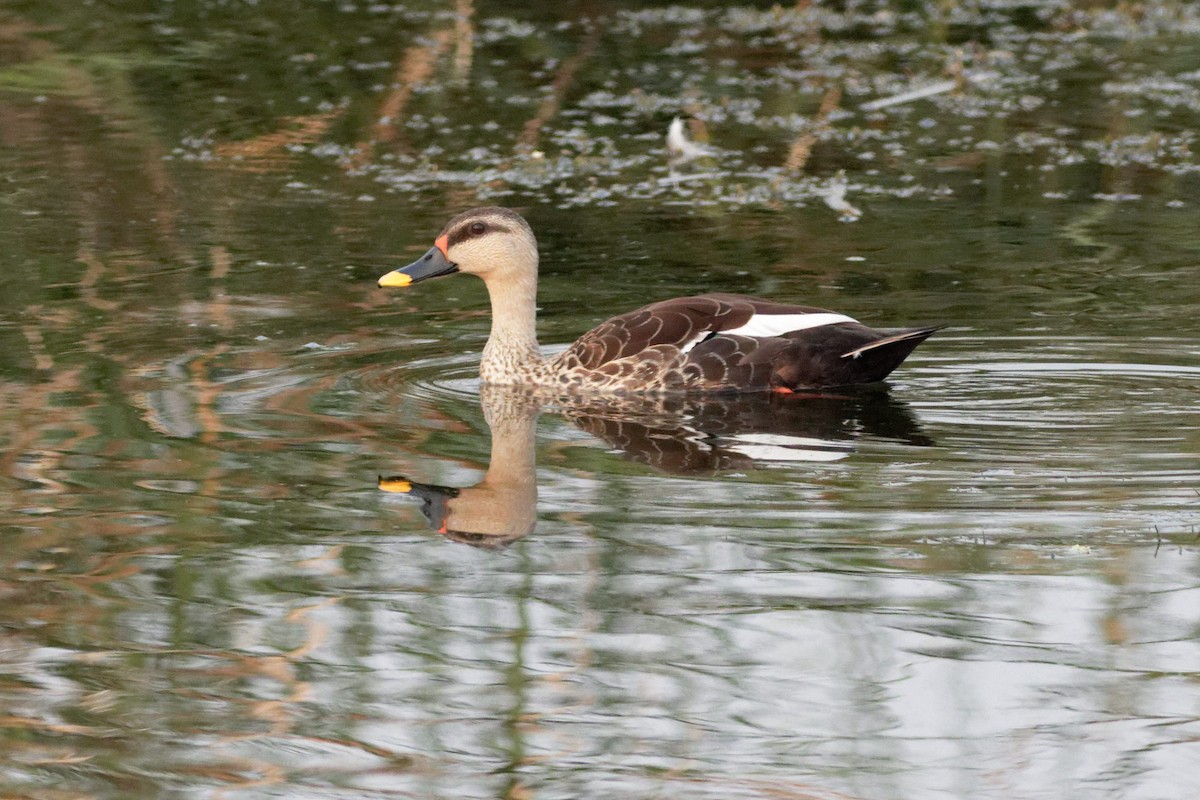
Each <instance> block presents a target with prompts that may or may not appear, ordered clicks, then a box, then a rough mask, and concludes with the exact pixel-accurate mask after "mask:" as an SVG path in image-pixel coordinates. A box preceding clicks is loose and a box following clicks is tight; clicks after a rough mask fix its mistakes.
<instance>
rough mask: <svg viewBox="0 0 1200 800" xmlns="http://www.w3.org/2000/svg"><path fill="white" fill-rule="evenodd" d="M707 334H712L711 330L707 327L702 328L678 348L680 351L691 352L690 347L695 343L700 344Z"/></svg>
mask: <svg viewBox="0 0 1200 800" xmlns="http://www.w3.org/2000/svg"><path fill="white" fill-rule="evenodd" d="M709 336H712V330H709V329H706V330H702V331H700V332H699V333H697V334H696V335H695V336H693V337H692V340H691V341H690V342H688V343H687V344H685V345H683V346H682V347H680V348H679V349H680V351H681V352H684V353H688V352H691V349H692V348H693V347H695V346H696V345H698V344H700V343H701V342H703V341H704V340H705V339H707V338H708V337H709Z"/></svg>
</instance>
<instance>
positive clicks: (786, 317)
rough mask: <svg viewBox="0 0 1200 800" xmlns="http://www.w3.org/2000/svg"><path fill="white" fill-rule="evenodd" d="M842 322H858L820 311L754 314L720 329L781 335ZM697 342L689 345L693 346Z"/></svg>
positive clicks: (843, 315) (763, 334) (728, 333)
mask: <svg viewBox="0 0 1200 800" xmlns="http://www.w3.org/2000/svg"><path fill="white" fill-rule="evenodd" d="M843 322H858V320H856V319H854V318H853V317H847V316H846V315H845V314H832V313H828V312H820V313H814V314H755V315H754V316H752V317H751V318H750V319H749V320H747V322H746V324H745V325H743V326H742V327H740V328H730V329H729V330H724V331H721V333H722V334H726V335H731V336H757V337H766V336H782V335H783V334H785V333H791V332H792V331H802V330H807V329H808V328H820V327H822V326H824V325H840V324H841V323H843ZM698 343H699V342H698V341H697V342H692V343H691V345H689V348H688V349H690V348H691V347H695V346H696V344H698Z"/></svg>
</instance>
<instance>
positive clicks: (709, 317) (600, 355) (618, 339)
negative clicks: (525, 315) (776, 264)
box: [562, 294, 761, 369]
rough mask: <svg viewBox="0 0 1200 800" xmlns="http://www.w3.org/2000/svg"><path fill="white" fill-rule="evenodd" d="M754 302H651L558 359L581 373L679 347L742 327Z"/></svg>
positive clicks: (716, 297) (719, 298) (728, 298)
mask: <svg viewBox="0 0 1200 800" xmlns="http://www.w3.org/2000/svg"><path fill="white" fill-rule="evenodd" d="M753 300H754V298H748V297H742V296H741V295H732V294H708V295H698V296H696V297H677V298H674V299H672V300H663V301H661V302H658V303H651V304H650V305H648V306H644V307H643V308H639V309H637V310H636V311H630V312H629V313H627V314H621V315H620V316H617V317H613V318H612V319H610V320H607V321H606V322H602V323H600V324H599V325H597V326H596V327H595V328H592V329H591V330H590V331H588V332H587V333H585V334H584V335H583V336H581V337H579V339H578V340H576V342H575V343H574V344H572V345H571V346H570V347H568V348H567V350H566V351H565V352H564V353H563V355H562V358H564V359H565V360H567V361H568V362H570V361H574V362H575V363H578V365H579V366H581V367H583V368H584V369H599V368H600V367H602V366H603V365H604V364H607V363H609V362H612V361H616V360H619V359H622V358H628V357H629V356H633V355H637V354H638V353H641V352H643V351H645V350H647V349H649V348H651V347H658V346H667V347H676V348H683V347H685V346H687V345H689V344H692V343H693V342H695V340H696V337H697V336H699V335H700V334H701V333H706V332H720V331H722V330H727V329H730V328H737V327H740V326H742V325H744V324H746V321H747V320H749V319H750V317H751V316H753V315H754V313H755V305H754V302H752V301H753ZM760 302H761V301H760Z"/></svg>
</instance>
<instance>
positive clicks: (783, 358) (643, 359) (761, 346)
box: [380, 207, 936, 394]
mask: <svg viewBox="0 0 1200 800" xmlns="http://www.w3.org/2000/svg"><path fill="white" fill-rule="evenodd" d="M436 242H437V244H436V245H435V247H434V248H433V249H431V250H430V251H429V252H428V253H426V255H425V256H424V257H423V258H422V259H420V260H418V261H416V262H414V263H413V264H410V265H409V266H407V267H404V268H402V269H400V270H396V271H395V272H394V273H389V274H388V275H385V276H384V277H383V278H381V279H380V285H406V284H407V283H411V282H415V281H418V280H423V279H425V278H428V277H436V276H438V275H444V274H448V273H450V272H457V271H460V272H469V273H473V274H476V275H479V276H480V277H481V278H482V279H483V280H484V282H485V283H486V284H487V288H488V294H489V296H490V298H491V304H492V331H491V335H490V336H489V338H488V342H487V345H486V346H485V347H484V351H483V357H482V359H481V361H480V377H481V378H482V380H483V381H484V382H485V383H490V384H497V385H529V386H542V387H547V388H553V389H555V390H556V391H568V392H602V393H616V394H626V393H643V394H644V393H714V392H731V391H755V390H767V389H772V390H781V391H784V390H795V389H800V388H817V387H823V386H841V385H847V384H856V383H872V382H875V381H879V380H882V379H883V378H884V377H886V376H887V375H888V373H890V372H891V371H892V370H893V369H895V368H896V367H897V366H899V365H900V363H901V362H902V361H904V359H905V358H906V357H907V356H908V354H909V353H911V352H912V350H913V349H914V348H915V347H916V346H917V345H918V344H920V343H921V342H922V341H924V340H925V339H926V338H928V337H929V336H930V335H931V334H932V333H933V332H934V331H935V330H936V329H935V328H910V329H903V330H893V331H882V330H874V329H872V328H869V327H867V326H865V325H862V324H860V323H858V322H856V321H854V320H852V319H850V318H849V317H845V316H842V315H840V314H834V313H833V312H829V311H825V310H824V309H820V308H812V307H809V306H797V305H788V304H784V303H776V302H773V301H770V300H764V299H761V298H757V297H748V296H745V295H735V294H704V295H698V296H695V297H679V298H674V299H671V300H663V301H660V302H657V303H652V304H650V305H648V306H645V307H643V308H640V309H637V310H635V311H631V312H629V313H626V314H621V315H620V316H616V317H613V318H612V319H609V320H607V321H606V322H602V323H601V324H600V325H598V326H596V327H595V328H593V329H592V330H591V331H588V332H587V333H585V334H584V335H583V336H581V337H580V338H579V339H578V340H577V341H576V342H575V343H574V344H572V345H570V346H569V347H568V348H567V349H566V350H564V351H562V352H561V353H559V354H558V355H557V356H555V357H553V358H551V359H546V358H544V357H543V356H542V355H541V352H540V350H539V348H538V344H537V336H536V333H535V322H536V319H535V315H536V296H537V268H538V254H537V242H536V240H535V238H534V236H533V231H532V230H531V229H530V228H529V225H528V223H526V222H525V220H524V219H523V218H521V216H520V215H519V214H517V213H516V212H514V211H511V210H509V209H504V208H495V207H490V208H477V209H473V210H471V211H467V212H465V213H463V214H460V215H458V216H457V217H455V218H454V219H452V220H451V221H450V222H449V223H448V224H447V225H446V227H445V228H443V230H442V232H441V234H439V236H438V237H437V240H436ZM814 315H820V316H814ZM785 323H787V324H794V326H795V327H798V328H799V329H796V330H784V329H783V328H784V327H786V325H785ZM806 326H807V327H806ZM774 328H779V330H777V331H776V330H774ZM747 332H754V333H755V334H756V335H748V334H747Z"/></svg>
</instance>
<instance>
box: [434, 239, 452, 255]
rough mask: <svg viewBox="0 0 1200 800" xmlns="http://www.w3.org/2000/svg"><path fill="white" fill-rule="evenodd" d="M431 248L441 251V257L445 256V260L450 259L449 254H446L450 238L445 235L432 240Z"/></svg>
mask: <svg viewBox="0 0 1200 800" xmlns="http://www.w3.org/2000/svg"><path fill="white" fill-rule="evenodd" d="M433 246H434V247H436V248H437V249H438V250H441V251H442V255H444V256H446V257H447V258H449V257H450V254H449V253H447V252H446V251H447V250H449V249H450V237H449V236H447V235H446V234H444V233H443V234H442V235H441V236H439V237H437V238H436V239H434V240H433Z"/></svg>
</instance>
